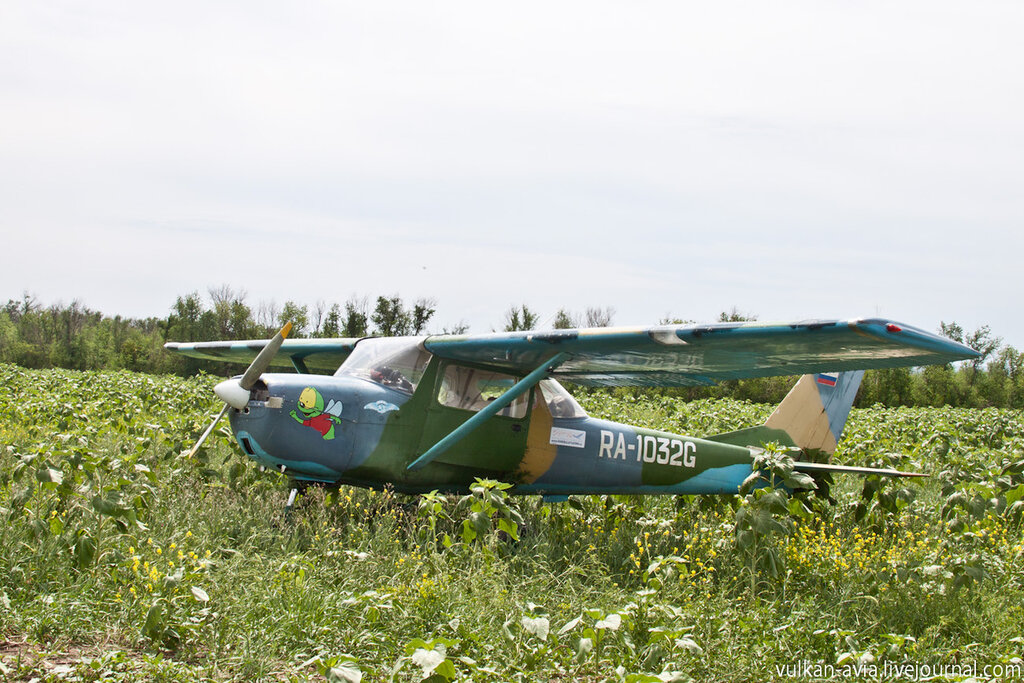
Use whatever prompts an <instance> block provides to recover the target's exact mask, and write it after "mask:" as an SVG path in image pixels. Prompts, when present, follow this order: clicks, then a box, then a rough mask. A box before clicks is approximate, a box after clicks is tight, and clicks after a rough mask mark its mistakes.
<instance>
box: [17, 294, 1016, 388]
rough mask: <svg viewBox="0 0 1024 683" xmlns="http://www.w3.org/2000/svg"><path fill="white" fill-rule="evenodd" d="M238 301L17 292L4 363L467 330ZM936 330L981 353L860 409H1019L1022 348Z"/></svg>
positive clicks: (190, 363)
mask: <svg viewBox="0 0 1024 683" xmlns="http://www.w3.org/2000/svg"><path fill="white" fill-rule="evenodd" d="M246 299H247V297H246V293H245V292H244V291H238V290H233V289H232V288H230V287H227V286H221V287H217V288H210V289H209V290H208V291H207V295H206V296H205V297H204V296H201V295H200V294H199V293H198V292H190V293H188V294H185V295H182V296H179V297H177V298H176V300H175V302H174V303H173V304H172V305H171V306H170V308H169V313H168V315H167V316H166V317H165V318H158V317H149V318H129V317H123V316H119V315H115V316H109V315H105V314H103V313H101V312H99V311H94V310H91V309H89V308H87V307H85V306H84V305H83V304H82V303H81V302H79V301H77V300H75V301H72V302H71V303H70V304H64V303H55V304H50V305H44V304H42V303H40V302H39V301H38V299H37V298H36V297H35V296H33V295H31V294H28V293H25V294H23V295H22V297H21V298H20V299H8V300H7V303H6V304H5V305H4V306H3V307H2V309H0V362H3V363H15V364H18V365H21V366H24V367H28V368H48V367H63V368H70V369H78V370H107V369H127V370H132V371H138V372H148V373H154V374H165V373H174V374H179V375H191V374H195V373H197V372H208V373H210V374H219V375H223V374H228V373H232V372H237V371H238V368H236V367H229V366H225V365H224V364H222V363H216V362H212V361H200V360H195V359H190V358H185V357H183V356H179V355H178V354H175V353H170V352H167V351H166V350H164V348H163V345H164V343H165V342H167V341H183V342H198V341H212V340H241V339H265V338H268V337H270V336H271V335H272V334H273V333H274V332H275V331H276V330H278V329H279V328H280V327H281V326H282V325H283V324H284V323H285V322H289V321H290V322H291V323H292V325H293V328H292V336H294V337H364V336H368V335H375V336H399V335H416V334H427V333H428V331H429V332H437V333H442V334H460V333H464V332H466V331H467V329H468V328H467V326H466V325H465V324H461V323H460V324H459V325H456V326H454V327H450V328H442V329H433V328H431V327H430V324H431V321H432V320H433V318H434V315H435V313H436V311H437V302H436V301H435V300H434V299H429V298H420V299H416V300H414V301H412V302H411V303H408V302H406V301H405V300H403V299H402V297H400V296H398V295H391V296H378V297H376V298H375V299H374V300H372V301H371V299H370V297H368V296H352V297H350V298H349V299H348V300H347V301H345V302H344V303H332V302H325V301H323V300H319V301H316V302H314V303H313V304H312V305H308V304H304V303H299V302H295V301H286V302H285V303H284V304H281V305H279V304H276V303H275V302H273V301H270V302H266V301H261V302H259V303H258V304H256V305H255V306H251V305H249V303H248V302H247V301H246ZM614 316H615V311H614V309H612V308H610V307H591V308H587V309H585V310H584V311H582V312H573V311H570V310H568V309H566V308H561V309H559V310H558V311H557V312H555V314H554V315H553V316H551V317H549V318H542V316H541V315H540V313H539V312H538V311H537V310H536V309H532V308H531V307H530V306H528V305H527V304H519V305H514V306H511V307H509V308H508V309H507V310H506V311H505V313H504V316H503V319H502V325H501V328H502V329H503V330H506V331H515V330H529V329H537V328H540V327H551V328H555V329H567V328H575V327H604V326H608V325H611V324H612V323H613V319H614ZM756 319H757V316H756V315H751V314H744V313H741V312H739V311H738V310H737V309H735V308H733V309H732V310H731V311H723V312H722V313H721V314H720V316H719V320H720V321H723V322H730V321H742V320H756ZM659 322H660V323H663V324H669V323H686V322H693V321H686V320H680V319H663V320H661V321H659ZM545 323H547V324H545ZM492 331H493V330H492ZM938 331H939V332H940V333H941V334H943V335H945V336H947V337H949V338H951V339H954V340H956V341H959V342H962V343H965V344H967V345H968V346H971V347H973V348H975V349H977V350H978V351H979V352H980V353H981V356H980V357H979V358H978V359H975V360H973V361H969V362H963V363H959V364H956V365H938V366H928V367H926V368H923V369H911V368H894V369H889V370H871V371H868V372H867V374H866V375H865V378H864V382H863V385H862V387H861V390H860V393H859V394H858V397H857V405H859V406H865V405H872V404H875V403H882V404H885V405H891V406H896V405H906V406H914V405H929V406H934V405H953V406H961V407H986V406H994V407H1013V408H1024V353H1022V352H1020V351H1018V350H1017V349H1015V348H1014V347H1012V346H1009V345H1005V344H1003V342H1002V340H1001V339H1000V338H998V337H996V336H994V335H993V334H992V332H991V330H990V329H989V328H988V326H982V327H979V328H977V329H975V330H973V331H967V330H965V329H963V328H962V327H961V326H960V325H958V324H956V323H955V322H953V323H945V322H944V323H942V324H941V327H940V330H938ZM792 384H793V378H785V377H781V378H780V377H769V378H756V379H748V380H739V381H728V382H723V383H721V384H719V385H717V386H714V387H687V388H681V389H666V390H663V391H664V393H666V394H669V395H674V396H679V397H682V398H686V399H697V398H709V397H725V396H728V397H734V398H738V399H746V400H750V401H753V402H759V403H777V402H778V401H781V400H782V398H783V397H784V396H785V394H786V392H787V391H788V390H789V389H790V387H791V386H792ZM624 391H634V390H633V389H628V390H624ZM635 391H643V390H641V389H636V390H635Z"/></svg>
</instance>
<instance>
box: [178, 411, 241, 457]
mask: <svg viewBox="0 0 1024 683" xmlns="http://www.w3.org/2000/svg"><path fill="white" fill-rule="evenodd" d="M230 407H231V406H230V405H228V404H227V403H225V404H224V407H223V408H222V409H221V411H220V412H219V413H217V417H215V418H213V422H211V423H210V426H209V427H207V428H206V431H205V432H203V435H202V436H201V437H199V441H196V445H195V446H193V447H192V450H190V451H189V452H188V453H186V454H185V457H186V458H191V457H192V456H194V455H195V454H196V451H198V450H199V447H200V446H202V445H203V442H204V441H206V437H208V436H209V435H210V432H212V431H213V428H214V427H216V426H217V423H218V422H220V419H221V418H222V417H224V413H226V412H228V408H230Z"/></svg>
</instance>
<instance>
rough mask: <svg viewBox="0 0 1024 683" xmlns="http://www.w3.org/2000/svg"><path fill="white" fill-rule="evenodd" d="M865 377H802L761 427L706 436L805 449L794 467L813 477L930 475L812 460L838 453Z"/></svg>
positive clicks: (857, 372)
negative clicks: (821, 455)
mask: <svg viewBox="0 0 1024 683" xmlns="http://www.w3.org/2000/svg"><path fill="white" fill-rule="evenodd" d="M863 377H864V371H863V370H855V371H853V372H822V373H818V374H817V375H804V376H803V377H801V378H800V380H799V381H798V382H797V383H796V385H795V386H794V387H793V388H792V389H790V390H789V393H788V394H786V398H784V399H782V403H780V404H779V407H778V408H776V409H775V412H774V413H772V414H771V415H770V416H769V417H768V420H767V421H765V423H764V424H763V425H761V426H760V427H750V428H749V429H741V430H739V431H738V432H729V433H727V434H719V435H717V436H710V437H705V438H706V439H707V440H708V441H718V442H720V443H731V444H733V445H735V446H747V447H752V448H757V447H758V446H760V445H761V444H765V443H769V442H771V441H775V442H777V443H780V444H782V445H783V446H797V447H799V448H800V449H802V450H803V451H804V458H801V459H800V460H799V461H798V462H797V463H796V464H795V465H794V469H797V470H800V471H802V472H810V473H811V475H812V476H814V475H815V474H819V475H820V474H831V473H833V472H848V473H852V474H861V475H872V474H875V475H879V476H883V477H927V476H928V475H927V474H921V473H918V472H900V471H899V470H891V469H878V468H874V467H846V466H843V465H831V464H826V463H821V462H814V461H816V460H818V457H817V456H818V455H819V454H823V455H826V456H831V455H832V454H833V453H834V452H835V450H836V443H837V442H838V441H839V437H840V436H841V435H842V433H843V427H844V426H846V418H847V417H848V416H849V414H850V408H852V407H853V399H854V398H856V396H857V389H858V388H859V387H860V381H861V379H862V378H863ZM819 484H820V482H819ZM826 495H827V488H826Z"/></svg>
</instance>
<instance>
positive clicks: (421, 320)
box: [410, 299, 437, 334]
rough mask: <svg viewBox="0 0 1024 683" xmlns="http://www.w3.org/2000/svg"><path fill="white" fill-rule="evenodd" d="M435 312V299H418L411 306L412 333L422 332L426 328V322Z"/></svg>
mask: <svg viewBox="0 0 1024 683" xmlns="http://www.w3.org/2000/svg"><path fill="white" fill-rule="evenodd" d="M436 312H437V301H435V300H434V299H418V300H417V301H416V303H415V304H414V305H413V307H412V318H411V320H410V325H411V327H412V333H413V334H422V333H423V332H425V331H426V329H427V323H428V322H430V319H431V318H433V317H434V313H436Z"/></svg>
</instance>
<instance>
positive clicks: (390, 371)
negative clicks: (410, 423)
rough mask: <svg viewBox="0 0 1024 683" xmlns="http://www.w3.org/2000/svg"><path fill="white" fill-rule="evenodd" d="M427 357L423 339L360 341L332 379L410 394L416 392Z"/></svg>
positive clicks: (394, 338) (385, 338)
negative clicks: (356, 380) (352, 379)
mask: <svg viewBox="0 0 1024 683" xmlns="http://www.w3.org/2000/svg"><path fill="white" fill-rule="evenodd" d="M429 361H430V354H429V353H428V352H427V351H425V350H424V349H423V339H422V338H410V337H381V338H376V339H363V340H362V341H360V342H359V343H358V344H356V348H355V349H354V350H353V351H352V354H351V355H350V356H349V357H348V358H346V359H345V362H344V363H342V364H341V367H340V368H338V371H337V372H335V373H334V376H335V377H359V378H360V379H365V380H369V381H371V382H376V383H377V384H380V385H382V386H386V387H388V388H390V389H398V390H399V391H404V392H406V393H409V394H411V393H412V392H413V391H415V390H416V385H417V384H419V381H420V378H421V377H423V371H424V370H426V368H427V363H428V362H429Z"/></svg>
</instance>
